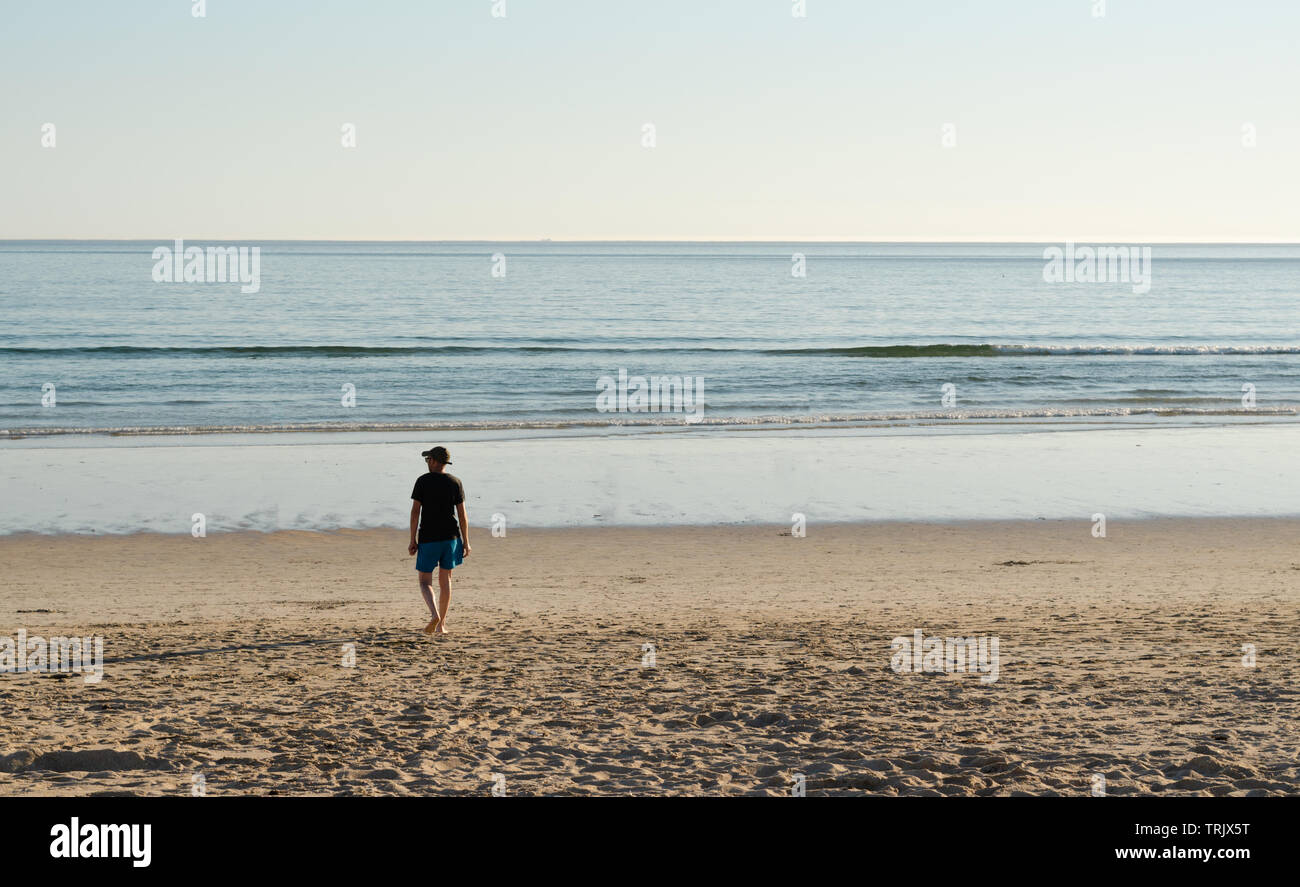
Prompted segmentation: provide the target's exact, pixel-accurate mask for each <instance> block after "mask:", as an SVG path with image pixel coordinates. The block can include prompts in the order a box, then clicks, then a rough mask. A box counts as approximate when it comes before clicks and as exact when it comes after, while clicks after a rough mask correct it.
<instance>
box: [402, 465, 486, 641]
mask: <svg viewBox="0 0 1300 887" xmlns="http://www.w3.org/2000/svg"><path fill="white" fill-rule="evenodd" d="M420 455H421V456H423V457H424V464H425V465H427V466H428V467H429V473H428V474H422V475H420V477H419V478H418V479H417V480H416V481H415V489H413V490H411V499H412V500H413V501H412V502H411V544H410V545H409V546H407V549H406V553H407V554H416V553H417V552H418V556H417V557H416V558H415V570H416V572H417V573H418V574H419V576H420V593H421V594H422V595H424V602H425V604H427V605H428V607H429V613H430V614H432V616H433V618H432V619H431V620H430V621H429V624H428V625H426V626H425V627H424V633H425V634H440V635H441V634H446V633H447V608H448V607H450V606H451V571H452V570H454V569H455V568H456V567H457V566H459V565H460V564H461V563H462V562H463V561H464V559H465V558H467V557H469V552H470V548H469V520H468V519H466V517H465V488H464V487H463V486H462V485H461V482H460V478H458V477H456V476H454V475H451V474H447V473H446V472H445V471H444V470H443V469H445V468H446V467H447V466H448V465H450V464H451V454H450V453H448V452H447V448H446V447H434V448H433V449H431V450H425V451H424V452H423V453H421V454H420ZM453 509H455V512H454V513H453ZM417 527H418V528H419V529H418V533H417V529H416V528H417ZM435 566H436V567H437V568H438V591H439V594H438V605H437V606H436V607H435V606H434V604H433V568H434V567H435Z"/></svg>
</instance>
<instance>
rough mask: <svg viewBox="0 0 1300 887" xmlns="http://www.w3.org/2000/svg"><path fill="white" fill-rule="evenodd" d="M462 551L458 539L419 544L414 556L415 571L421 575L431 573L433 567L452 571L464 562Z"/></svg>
mask: <svg viewBox="0 0 1300 887" xmlns="http://www.w3.org/2000/svg"><path fill="white" fill-rule="evenodd" d="M462 551H463V550H462V548H461V546H460V539H459V538H457V539H443V540H441V541H439V542H421V543H420V547H419V550H418V551H417V552H416V555H415V569H416V570H417V571H419V572H421V573H432V572H433V568H434V567H442V568H443V569H444V570H451V569H454V568H456V567H458V566H460V565H461V564H462V563H463V562H464V560H465V557H464V555H463V554H462Z"/></svg>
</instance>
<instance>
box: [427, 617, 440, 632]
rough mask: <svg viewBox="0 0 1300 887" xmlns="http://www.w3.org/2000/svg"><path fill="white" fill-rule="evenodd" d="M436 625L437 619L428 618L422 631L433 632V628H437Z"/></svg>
mask: <svg viewBox="0 0 1300 887" xmlns="http://www.w3.org/2000/svg"><path fill="white" fill-rule="evenodd" d="M437 627H438V620H437V619H430V620H429V624H428V625H426V626H425V627H424V633H425V634H433V631H434V629H435V628H437Z"/></svg>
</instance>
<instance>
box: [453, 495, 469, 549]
mask: <svg viewBox="0 0 1300 887" xmlns="http://www.w3.org/2000/svg"><path fill="white" fill-rule="evenodd" d="M456 519H457V520H459V521H460V541H461V543H462V544H463V545H464V546H465V553H466V554H469V518H467V517H466V516H465V503H464V502H461V503H460V504H458V505H457V506H456Z"/></svg>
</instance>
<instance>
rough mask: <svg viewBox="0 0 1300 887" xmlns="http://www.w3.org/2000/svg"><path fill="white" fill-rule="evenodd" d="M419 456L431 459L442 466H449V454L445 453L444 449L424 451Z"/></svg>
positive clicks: (435, 448) (445, 449) (437, 448)
mask: <svg viewBox="0 0 1300 887" xmlns="http://www.w3.org/2000/svg"><path fill="white" fill-rule="evenodd" d="M420 455H421V456H423V457H424V458H426V459H432V460H433V461H435V462H441V463H442V464H444V465H450V464H451V453H449V452H447V448H446V447H434V448H433V449H431V450H425V451H424V452H423V453H421V454H420Z"/></svg>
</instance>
